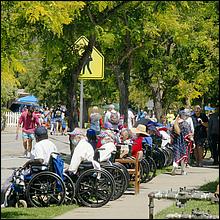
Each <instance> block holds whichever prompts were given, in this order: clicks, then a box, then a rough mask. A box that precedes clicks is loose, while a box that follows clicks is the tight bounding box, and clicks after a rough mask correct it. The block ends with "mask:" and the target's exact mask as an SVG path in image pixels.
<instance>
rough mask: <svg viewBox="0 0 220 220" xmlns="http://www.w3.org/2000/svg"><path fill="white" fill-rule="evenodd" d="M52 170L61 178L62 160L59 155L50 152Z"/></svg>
mask: <svg viewBox="0 0 220 220" xmlns="http://www.w3.org/2000/svg"><path fill="white" fill-rule="evenodd" d="M51 157H52V166H53V167H52V170H53V172H55V173H56V174H58V175H59V176H60V177H61V178H62V179H63V170H64V161H63V159H62V157H61V155H59V154H57V153H52V155H51Z"/></svg>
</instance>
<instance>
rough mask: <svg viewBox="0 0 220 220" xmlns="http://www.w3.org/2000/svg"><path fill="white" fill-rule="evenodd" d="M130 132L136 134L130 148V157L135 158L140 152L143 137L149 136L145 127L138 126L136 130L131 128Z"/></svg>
mask: <svg viewBox="0 0 220 220" xmlns="http://www.w3.org/2000/svg"><path fill="white" fill-rule="evenodd" d="M131 132H132V133H134V134H136V138H135V139H134V141H133V144H132V148H131V155H132V156H133V157H136V156H137V152H138V151H142V142H143V139H144V137H146V136H150V135H149V134H148V133H147V132H146V126H145V125H142V124H139V125H138V126H137V128H131Z"/></svg>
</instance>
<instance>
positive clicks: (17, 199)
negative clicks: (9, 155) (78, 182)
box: [1, 153, 75, 207]
mask: <svg viewBox="0 0 220 220" xmlns="http://www.w3.org/2000/svg"><path fill="white" fill-rule="evenodd" d="M56 155H59V154H57V153H52V154H51V156H50V161H49V164H48V165H43V164H34V165H31V166H29V167H28V168H27V167H26V168H25V167H19V168H18V169H16V170H14V172H13V173H12V176H11V177H9V179H8V186H7V187H6V188H5V190H4V191H3V192H2V198H1V203H3V202H5V201H6V204H7V206H9V207H50V206H59V205H62V204H72V203H73V202H74V197H75V184H74V183H73V182H72V180H71V178H69V176H67V175H66V174H65V173H63V174H62V175H60V173H56V172H55V168H54V161H53V158H55V156H56ZM61 170H62V169H61ZM5 199H6V200H5ZM3 200H4V201H3Z"/></svg>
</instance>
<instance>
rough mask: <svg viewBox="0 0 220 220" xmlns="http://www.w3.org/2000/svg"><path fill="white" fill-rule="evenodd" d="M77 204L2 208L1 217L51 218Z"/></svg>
mask: <svg viewBox="0 0 220 220" xmlns="http://www.w3.org/2000/svg"><path fill="white" fill-rule="evenodd" d="M76 207H78V206H76V205H68V206H67V205H61V206H56V207H48V208H11V207H10V208H2V209H1V219H51V218H54V217H55V216H58V215H61V214H63V213H65V212H67V211H69V210H72V209H74V208H76Z"/></svg>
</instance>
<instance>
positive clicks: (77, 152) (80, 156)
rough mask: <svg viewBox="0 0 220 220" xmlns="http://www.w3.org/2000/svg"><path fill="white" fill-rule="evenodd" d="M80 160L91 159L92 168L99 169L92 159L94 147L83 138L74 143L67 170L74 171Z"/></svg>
mask: <svg viewBox="0 0 220 220" xmlns="http://www.w3.org/2000/svg"><path fill="white" fill-rule="evenodd" d="M82 161H91V162H92V164H93V167H94V168H96V169H100V165H99V163H98V162H97V161H94V149H93V147H92V145H91V144H90V143H89V142H88V141H86V140H85V139H81V140H80V141H79V143H78V144H77V145H76V148H75V149H74V152H73V155H72V158H71V161H70V166H69V171H72V172H73V173H76V172H77V170H78V167H79V165H80V163H81V162H82Z"/></svg>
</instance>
